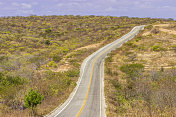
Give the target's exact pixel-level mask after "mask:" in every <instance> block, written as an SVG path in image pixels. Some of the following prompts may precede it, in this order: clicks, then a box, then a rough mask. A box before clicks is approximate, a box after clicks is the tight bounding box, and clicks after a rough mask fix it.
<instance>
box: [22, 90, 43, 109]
mask: <svg viewBox="0 0 176 117" xmlns="http://www.w3.org/2000/svg"><path fill="white" fill-rule="evenodd" d="M43 99H44V96H42V95H41V94H40V93H39V92H38V91H37V90H33V89H31V90H30V91H29V92H28V94H27V95H25V97H24V106H25V107H27V108H32V109H33V108H35V107H36V106H37V105H38V104H41V103H42V100H43Z"/></svg>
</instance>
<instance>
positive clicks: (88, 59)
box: [54, 57, 91, 117]
mask: <svg viewBox="0 0 176 117" xmlns="http://www.w3.org/2000/svg"><path fill="white" fill-rule="evenodd" d="M90 58H91V57H89V58H88V59H87V60H86V62H85V64H84V67H83V68H84V69H83V73H82V75H81V79H80V81H79V82H78V86H77V87H76V91H75V93H74V95H73V96H72V97H71V99H70V100H69V102H68V103H67V104H66V105H65V106H64V108H63V109H62V110H61V111H60V112H59V113H57V114H56V115H55V116H54V117H57V116H58V115H59V114H60V113H61V112H62V111H63V110H64V109H65V108H66V107H67V106H68V105H69V104H70V102H71V101H72V99H73V97H74V96H75V94H76V92H77V90H78V88H79V85H80V83H81V80H82V77H83V74H84V70H85V67H86V64H87V62H88V61H89V59H90Z"/></svg>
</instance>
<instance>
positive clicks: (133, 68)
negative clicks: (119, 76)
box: [120, 63, 144, 78]
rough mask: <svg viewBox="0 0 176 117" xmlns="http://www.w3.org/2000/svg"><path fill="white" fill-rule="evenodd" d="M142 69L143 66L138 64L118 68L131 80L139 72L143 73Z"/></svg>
mask: <svg viewBox="0 0 176 117" xmlns="http://www.w3.org/2000/svg"><path fill="white" fill-rule="evenodd" d="M143 69H144V65H143V64H140V63H133V64H124V65H122V66H121V67H120V70H121V71H122V72H124V73H126V74H127V75H128V76H129V77H131V78H134V77H135V76H136V75H138V73H139V72H140V71H143Z"/></svg>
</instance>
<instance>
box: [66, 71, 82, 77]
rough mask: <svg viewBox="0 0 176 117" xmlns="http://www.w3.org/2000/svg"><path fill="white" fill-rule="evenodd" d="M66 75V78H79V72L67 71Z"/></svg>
mask: <svg viewBox="0 0 176 117" xmlns="http://www.w3.org/2000/svg"><path fill="white" fill-rule="evenodd" d="M66 74H67V76H68V77H78V76H79V70H74V69H72V70H69V71H67V73H66Z"/></svg>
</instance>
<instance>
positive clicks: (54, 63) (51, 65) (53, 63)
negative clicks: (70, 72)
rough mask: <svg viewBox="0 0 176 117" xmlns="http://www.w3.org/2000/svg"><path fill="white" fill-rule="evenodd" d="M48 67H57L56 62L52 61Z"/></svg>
mask: <svg viewBox="0 0 176 117" xmlns="http://www.w3.org/2000/svg"><path fill="white" fill-rule="evenodd" d="M48 66H49V67H55V68H56V67H57V64H56V62H55V61H50V62H49V63H48Z"/></svg>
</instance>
